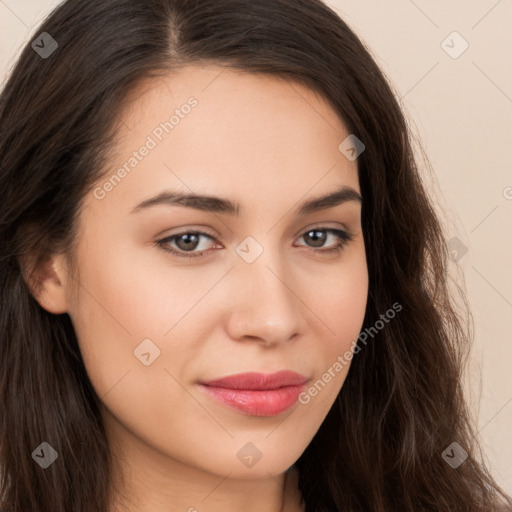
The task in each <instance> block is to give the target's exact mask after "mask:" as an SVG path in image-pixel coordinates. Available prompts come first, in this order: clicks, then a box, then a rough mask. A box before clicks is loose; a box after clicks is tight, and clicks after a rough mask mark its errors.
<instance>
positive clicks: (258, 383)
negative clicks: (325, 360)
mask: <svg viewBox="0 0 512 512" xmlns="http://www.w3.org/2000/svg"><path fill="white" fill-rule="evenodd" d="M307 380H308V379H307V377H305V376H304V375H301V374H300V373H296V372H292V371H290V370H284V371H281V372H277V373H272V374H265V373H257V372H250V373H239V374H236V375H231V376H229V377H222V378H220V379H215V380H210V381H206V382H202V384H204V385H206V386H212V387H217V388H225V389H245V390H252V391H264V390H269V389H279V388H282V387H284V386H300V385H301V384H305V383H306V381H307Z"/></svg>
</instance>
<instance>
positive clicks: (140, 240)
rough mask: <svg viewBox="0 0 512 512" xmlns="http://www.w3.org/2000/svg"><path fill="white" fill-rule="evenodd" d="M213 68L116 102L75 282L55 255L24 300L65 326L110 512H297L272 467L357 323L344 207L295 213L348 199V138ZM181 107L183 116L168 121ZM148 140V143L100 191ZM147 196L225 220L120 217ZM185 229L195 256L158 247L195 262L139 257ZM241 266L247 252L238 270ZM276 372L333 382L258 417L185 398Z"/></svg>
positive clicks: (351, 173)
mask: <svg viewBox="0 0 512 512" xmlns="http://www.w3.org/2000/svg"><path fill="white" fill-rule="evenodd" d="M221 70H222V69H221V68H219V67H216V66H214V65H208V66H204V67H200V66H188V67H186V68H183V69H181V70H180V71H178V72H176V73H174V74H173V75H169V76H167V77H165V78H161V79H157V80H152V81H151V82H148V83H146V84H145V86H144V87H141V88H139V89H138V90H137V91H136V93H135V94H133V95H132V97H131V98H130V102H129V103H127V105H126V108H125V109H124V111H123V112H122V113H121V114H120V117H121V118H122V121H123V123H124V124H122V125H121V127H120V135H121V137H120V139H119V141H118V146H117V155H116V156H115V158H114V157H113V158H112V161H111V162H109V169H110V172H109V174H108V175H107V176H106V177H105V178H103V179H102V180H100V181H99V182H98V184H97V187H96V189H95V191H91V192H90V193H89V194H88V195H87V197H86V198H85V203H84V205H85V208H84V209H83V211H82V214H81V217H80V226H79V228H80V229H79V234H78V245H77V267H78V270H79V274H78V275H75V276H72V275H71V274H70V272H71V270H70V267H69V265H68V264H67V263H68V260H67V259H66V256H65V255H61V254H58V255H54V256H53V257H52V259H51V260H49V261H48V262H47V264H46V265H44V266H41V268H40V269H39V277H40V280H41V283H42V285H43V287H42V291H41V293H40V294H39V295H38V296H37V299H38V301H39V303H40V304H41V305H42V306H43V307H44V308H46V309H47V310H48V311H50V312H53V313H55V314H60V313H68V314H69V315H70V317H71V319H72V322H73V325H74V327H75V329H76V333H77V337H78V340H79V344H80V349H81V352H82V356H83V359H84V363H85V366H86V368H87V372H88V375H89V378H90V380H91V382H92V384H93V386H94V388H95V390H96V392H97V394H98V396H99V397H100V398H101V400H102V404H103V408H104V411H103V416H104V421H105V427H106V430H107V433H108V438H109V443H110V445H111V448H112V452H113V454H114V456H115V459H116V460H117V461H118V462H119V467H120V471H121V473H122V475H123V476H124V478H125V479H124V485H123V486H122V488H121V492H120V494H115V502H114V503H113V504H112V509H111V511H110V512H118V511H119V512H120V511H126V512H135V511H140V510H144V511H147V512H164V511H165V512H169V511H176V512H177V511H184V512H185V511H189V512H193V511H195V510H196V511H198V512H202V511H205V512H219V511H222V512H235V511H240V510H244V511H246V512H256V511H258V512H261V511H265V512H282V511H286V512H296V511H300V510H304V506H303V505H300V504H299V498H300V493H299V490H298V486H297V478H296V474H295V473H292V472H290V471H288V470H289V468H290V467H291V466H292V465H293V464H294V463H295V461H296V460H297V459H298V458H299V457H300V455H301V454H302V453H303V452H304V450H305V449H306V447H307V446H308V444H309V443H310V441H311V439H312V438H313V436H314V435H315V433H316V432H317V431H318V428H319V427H320V425H321V424H322V422H323V420H324V418H325V416H326V415H327V413H328V411H329V409H330V408H331V406H332V404H333V402H334V400H335V398H336V396H337V395H338V393H339V391H340V389H341V388H342V385H343V382H344V380H345V378H346V375H347V371H348V369H349V364H347V365H345V366H344V367H343V368H342V369H341V371H336V372H333V370H332V367H333V364H334V363H335V361H336V360H337V358H338V356H340V355H341V354H344V353H345V352H346V351H347V350H350V349H351V344H352V342H353V341H354V340H355V339H356V338H357V336H358V334H359V332H360V329H361V327H362V323H363V318H364V312H365V308H366V300H367V293H368V272H367V264H366V257H365V245H364V239H363V234H362V230H361V204H360V203H359V202H358V201H355V200H348V201H345V202H343V203H341V204H337V205H334V206H331V207H329V208H324V209H322V210H318V211H315V212H311V213H305V214H302V215H301V214H298V213H297V211H296V210H297V209H298V207H299V205H301V204H302V203H303V202H304V201H308V200H310V199H313V198H316V197H319V196H322V195H325V194H328V193H331V192H334V191H336V190H338V189H339V188H340V187H342V186H345V187H350V188H352V189H354V190H355V191H356V192H357V193H359V194H360V193H361V191H360V188H359V182H358V175H357V163H356V161H350V160H349V159H347V158H346V157H345V156H344V155H343V154H342V153H341V152H340V150H339V149H338V146H339V144H340V143H341V141H342V140H343V139H345V137H347V135H349V133H348V132H347V130H346V128H345V126H344V125H343V123H342V121H341V120H340V119H339V117H338V116H337V115H336V113H335V112H334V111H333V110H332V109H331V108H330V107H329V106H328V104H327V103H326V102H325V101H323V99H322V98H321V97H320V96H318V95H317V94H316V93H314V92H312V91H311V90H309V89H308V88H305V87H304V86H302V85H299V84H297V83H294V82H289V81H284V80H279V79H277V78H275V77H266V76H261V75H254V74H247V73H243V72H237V71H233V70H227V69H224V70H222V72H221ZM191 97H193V98H195V100H196V101H197V104H196V105H195V106H194V107H193V108H190V109H189V108H186V107H183V105H185V104H187V101H188V100H189V99H190V98H191ZM175 109H179V114H177V118H176V119H178V118H179V121H177V123H176V125H175V126H174V127H173V129H172V130H171V131H169V133H165V132H164V133H163V134H160V135H162V137H161V140H158V138H157V136H156V135H155V133H157V134H158V133H159V132H158V131H156V132H155V128H156V127H158V126H159V124H160V123H161V122H162V121H165V120H169V117H170V116H171V115H172V113H173V111H174V110H175ZM186 112H188V113H186ZM149 135H151V136H152V138H153V139H154V141H155V142H156V146H155V147H153V148H151V149H150V150H149V151H148V152H145V151H139V156H141V153H146V155H145V156H143V157H142V156H141V158H140V161H139V160H138V161H137V164H136V166H134V167H133V168H132V169H131V171H130V172H129V173H124V175H123V173H119V174H118V177H119V175H123V176H122V178H121V179H120V180H117V181H116V182H115V185H111V186H108V185H105V184H106V183H107V182H108V179H109V178H110V177H111V176H112V175H113V174H115V173H116V171H117V170H118V169H119V168H122V167H123V165H125V163H126V162H127V161H128V159H129V158H130V157H132V156H133V152H134V151H136V150H139V148H140V147H141V146H142V145H143V144H145V142H146V141H147V140H148V139H147V138H148V136H149ZM164 190H172V191H179V192H184V193H196V194H202V195H203V194H204V195H214V196H219V197H222V198H225V199H229V200H231V201H236V202H237V203H239V205H240V213H239V215H238V216H237V215H233V214H229V213H226V212H208V211H202V210H199V209H193V208H190V207H186V206H183V205H176V204H174V205H170V204H158V205H153V206H151V207H147V208H141V209H139V210H137V211H135V212H132V211H133V209H134V208H135V207H136V206H137V205H139V204H140V203H141V202H143V201H145V200H146V199H148V198H151V197H154V196H156V195H158V194H160V193H161V192H163V191H164ZM313 228H314V231H315V232H316V231H319V233H318V239H317V240H316V242H315V239H314V237H313V236H312V235H311V230H313ZM330 229H339V230H343V231H348V232H349V233H350V234H351V235H352V240H351V241H349V242H346V243H345V245H344V247H343V249H342V250H341V251H340V252H335V251H331V253H327V252H325V251H326V250H327V249H332V248H334V247H335V246H336V245H337V244H339V243H340V238H339V236H337V235H336V234H335V233H334V232H331V231H329V230H330ZM197 231H201V232H203V233H206V235H200V236H199V238H198V239H197V242H198V243H197V245H196V247H195V248H191V249H189V250H188V251H187V246H186V245H185V243H183V242H181V243H180V242H179V237H176V238H175V239H174V240H173V241H170V240H169V241H167V242H166V245H165V247H167V248H172V249H174V250H176V251H178V252H181V253H184V254H187V252H188V253H190V252H194V253H196V254H197V253H200V252H203V253H204V255H203V256H202V257H197V258H190V259H186V258H184V257H179V256H176V255H174V254H172V253H170V252H168V251H166V250H165V249H164V244H161V245H158V244H157V243H156V242H157V241H161V240H163V239H164V238H166V237H170V236H172V235H178V234H180V235H182V234H183V233H190V232H197ZM308 233H309V235H308ZM320 235H322V236H324V237H325V239H324V241H323V243H322V240H321V237H320ZM247 237H252V239H250V240H249V242H247V240H246V238H247ZM318 240H320V241H318ZM242 242H244V243H243V244H242ZM247 244H249V245H247ZM188 247H191V246H190V245H188ZM237 247H241V248H243V249H244V251H245V252H244V251H242V252H240V251H239V252H237V250H236V249H237ZM260 248H261V251H262V252H261V254H259V251H260ZM244 254H246V255H252V256H254V255H257V254H259V255H258V256H257V257H256V258H255V259H254V261H252V262H250V263H249V262H248V261H247V260H246V259H244V257H243V255H244ZM77 283H80V286H78V285H77ZM143 340H150V341H149V342H148V341H146V342H145V343H146V344H147V345H144V347H145V349H144V350H143V351H142V352H144V353H145V354H146V355H145V356H143V357H141V354H140V353H139V355H138V356H137V349H138V347H140V346H141V343H142V342H143ZM157 351H159V354H158V356H156V354H157ZM139 352H141V351H139ZM147 354H149V356H148V355H147ZM144 358H145V359H146V362H149V363H150V364H147V365H146V364H144V363H143V362H142V361H143V359H144ZM148 358H149V359H150V360H151V361H148ZM286 369H288V370H293V371H296V372H298V373H301V374H303V375H305V376H307V377H308V379H309V381H308V388H307V389H309V388H310V387H311V386H312V385H313V384H314V383H315V382H317V381H318V380H319V379H320V378H321V377H322V375H324V374H325V373H326V372H328V370H329V369H331V372H330V375H331V377H332V378H330V379H329V382H328V383H327V384H326V385H325V387H323V388H322V389H321V391H319V392H318V393H317V394H315V396H310V400H309V401H308V402H307V403H300V402H297V403H295V404H294V406H293V407H291V408H290V409H288V410H286V411H285V412H283V413H279V414H277V415H270V416H255V415H251V414H246V413H242V412H240V411H238V410H234V409H232V408H230V407H227V406H226V405H225V404H223V403H221V402H218V401H216V400H214V399H212V398H210V396H207V395H206V394H205V393H204V391H203V390H202V389H201V387H200V386H199V384H198V381H199V380H206V379H213V378H218V377H223V376H227V375H232V374H236V373H241V372H248V371H258V372H262V373H273V372H276V371H279V370H286ZM248 443H251V445H249V446H254V447H256V448H257V451H258V452H259V453H260V455H261V458H259V460H258V461H257V462H256V463H255V464H253V465H252V466H251V467H249V466H248V465H247V464H245V463H243V462H242V460H241V458H240V457H239V456H238V454H239V452H240V450H241V449H242V448H243V447H247V445H248ZM250 449H253V448H250ZM253 450H254V449H253ZM256 454H257V452H256V451H254V455H256ZM287 475H288V476H289V478H287V479H286V476H287ZM116 481H117V480H116ZM285 482H286V486H285Z"/></svg>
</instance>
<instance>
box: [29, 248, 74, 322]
mask: <svg viewBox="0 0 512 512" xmlns="http://www.w3.org/2000/svg"><path fill="white" fill-rule="evenodd" d="M20 263H21V266H22V268H23V270H24V279H25V282H26V283H27V286H28V287H29V289H30V292H31V293H32V295H33V296H34V298H35V299H36V300H37V302H38V303H39V304H40V305H41V307H43V308H44V309H46V310H47V311H49V312H50V313H54V314H62V313H66V312H67V311H68V304H67V299H66V283H67V282H69V279H67V277H68V274H67V267H66V264H65V257H64V255H62V254H58V255H55V256H52V257H48V258H46V259H45V260H42V261H41V262H39V263H37V264H36V265H35V267H34V268H33V269H32V267H31V266H30V265H29V263H28V260H27V259H26V258H25V259H22V260H20ZM30 269H32V271H31V272H30V273H29V270H30Z"/></svg>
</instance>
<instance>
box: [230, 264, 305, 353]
mask: <svg viewBox="0 0 512 512" xmlns="http://www.w3.org/2000/svg"><path fill="white" fill-rule="evenodd" d="M273 261H274V264H272V262H271V261H270V259H269V258H265V257H263V255H262V256H261V257H260V258H258V259H257V260H256V261H255V262H253V263H250V264H248V263H246V262H244V261H239V262H238V265H237V268H235V269H233V272H232V273H231V274H232V275H231V278H230V279H231V280H232V283H231V293H232V294H233V295H232V299H233V300H231V301H229V304H228V307H229V308H230V313H229V320H228V325H227V329H228V332H229V335H230V336H231V338H232V339H235V340H239V341H242V340H247V339H251V340H252V339H257V340H259V341H262V342H264V343H265V344H266V345H276V344H279V343H283V342H286V341H288V340H291V339H295V338H296V337H297V336H298V334H299V332H300V329H301V325H300V324H301V318H302V317H301V308H304V302H302V300H303V299H302V300H301V297H300V296H298V295H297V292H296V291H295V290H294V288H297V287H298V285H297V284H296V283H294V280H293V278H292V277H290V275H291V274H290V272H287V271H286V270H285V269H284V267H283V266H282V265H278V264H276V263H275V260H273ZM294 284H295V286H294Z"/></svg>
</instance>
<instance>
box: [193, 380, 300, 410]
mask: <svg viewBox="0 0 512 512" xmlns="http://www.w3.org/2000/svg"><path fill="white" fill-rule="evenodd" d="M201 387H202V388H203V389H204V390H205V391H206V393H208V394H209V395H210V396H212V397H213V398H215V399H216V400H218V401H219V402H222V403H223V404H225V405H227V406H228V407H232V408H233V409H237V410H238V411H241V412H244V413H246V414H249V415H251V416H276V415H277V414H280V413H282V412H284V411H286V410H287V409H289V408H290V407H291V406H292V405H293V404H294V403H295V402H296V401H297V399H298V398H299V395H300V393H301V392H302V390H303V389H304V387H305V385H304V384H301V385H298V386H285V387H282V388H279V389H269V390H266V391H252V390H247V389H227V388H218V387H213V386H206V385H204V384H201Z"/></svg>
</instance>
